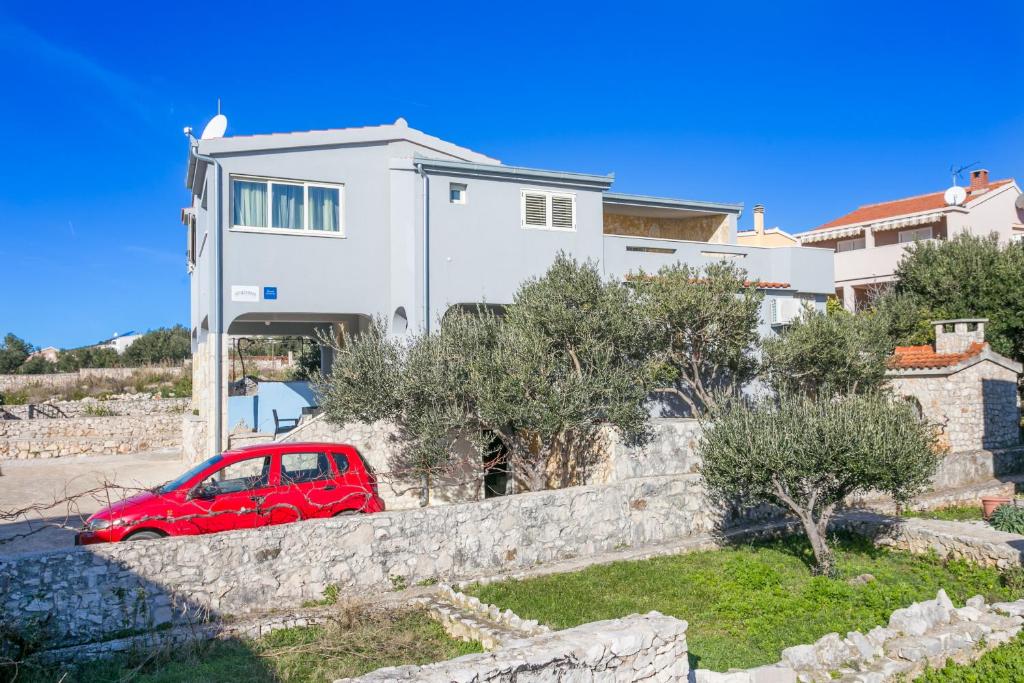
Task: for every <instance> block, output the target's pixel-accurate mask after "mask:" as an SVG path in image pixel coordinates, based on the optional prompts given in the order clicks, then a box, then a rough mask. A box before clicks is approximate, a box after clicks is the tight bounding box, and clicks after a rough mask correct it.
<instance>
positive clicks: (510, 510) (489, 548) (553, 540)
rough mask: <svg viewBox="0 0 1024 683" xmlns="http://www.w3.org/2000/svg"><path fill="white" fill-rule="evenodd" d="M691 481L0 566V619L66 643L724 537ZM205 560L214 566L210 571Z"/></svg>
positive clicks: (639, 483) (63, 554) (623, 485)
mask: <svg viewBox="0 0 1024 683" xmlns="http://www.w3.org/2000/svg"><path fill="white" fill-rule="evenodd" d="M722 522H723V515H722V514H721V513H720V512H718V511H717V510H716V509H715V508H713V507H712V506H711V505H709V504H708V503H707V502H706V501H705V496H704V492H703V488H702V484H701V481H700V478H699V477H698V476H697V475H675V476H665V477H651V478H647V479H632V480H627V481H623V482H617V483H615V484H611V485H608V486H584V487H576V488H571V489H563V490H558V491H545V492H539V493H525V494H520V495H516V496H506V497H501V498H491V499H488V500H485V501H480V502H476V503H467V504H459V505H447V506H438V507H427V508H420V509H417V510H410V511H403V512H386V513H379V514H373V515H359V516H355V517H338V518H333V519H327V520H311V521H306V522H297V523H294V524H285V525H280V526H275V527H270V528H264V529H254V530H246V531H233V532H226V533H220V534H211V535H207V536H200V537H191V538H190V537H179V538H168V539H163V540H160V541H153V542H147V543H118V544H107V545H95V546H87V547H80V548H69V549H66V550H61V551H51V552H45V553H35V554H27V555H20V556H11V557H6V558H0V576H3V577H5V578H6V579H7V580H6V582H4V583H3V584H2V585H0V593H2V595H0V612H2V613H4V614H8V615H14V616H15V618H17V619H19V620H21V621H22V622H23V623H25V625H26V626H29V625H31V624H32V623H33V622H34V621H35V620H43V619H45V620H46V623H47V627H46V628H47V629H48V634H49V635H50V637H52V638H55V639H58V640H60V641H62V642H64V643H65V644H67V645H71V644H74V643H80V642H88V641H91V640H96V639H99V638H102V637H104V636H106V635H108V634H111V633H115V632H118V631H123V630H125V629H146V628H153V627H156V626H159V625H161V624H165V623H168V622H177V623H181V622H183V621H188V620H190V619H191V620H195V619H201V618H205V617H207V616H217V615H223V614H232V615H238V614H243V613H250V612H253V611H257V610H260V609H267V608H270V607H274V608H288V607H295V606H298V605H300V604H301V603H302V602H303V601H306V600H312V599H318V598H320V597H321V596H322V595H323V592H324V589H325V588H326V587H327V586H328V585H334V586H337V587H338V588H339V590H340V593H341V595H342V596H349V595H352V596H364V597H365V596H366V595H369V594H374V593H383V592H386V591H389V590H393V588H394V587H395V585H414V584H416V583H417V582H420V581H423V580H441V581H448V582H451V581H457V580H460V579H471V578H477V577H481V576H486V575H489V574H500V573H507V572H513V571H520V570H522V569H525V568H530V567H534V566H536V565H540V564H550V563H552V562H556V561H561V560H566V559H571V558H580V557H589V556H591V555H595V554H599V553H607V552H610V551H613V550H620V549H623V548H627V547H633V546H645V545H650V544H658V543H665V542H671V541H675V540H679V539H686V538H690V537H693V536H697V535H700V534H706V533H709V532H712V531H714V530H716V529H718V528H720V527H721V525H722ZM211 558H216V561H211Z"/></svg>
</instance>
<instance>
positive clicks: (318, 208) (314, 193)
mask: <svg viewBox="0 0 1024 683" xmlns="http://www.w3.org/2000/svg"><path fill="white" fill-rule="evenodd" d="M340 194H341V193H340V192H339V191H338V190H337V188H333V187H311V188H309V227H310V228H311V229H312V230H327V231H330V232H337V231H338V227H339V223H338V213H339V207H340V203H341V202H340V199H341V197H340Z"/></svg>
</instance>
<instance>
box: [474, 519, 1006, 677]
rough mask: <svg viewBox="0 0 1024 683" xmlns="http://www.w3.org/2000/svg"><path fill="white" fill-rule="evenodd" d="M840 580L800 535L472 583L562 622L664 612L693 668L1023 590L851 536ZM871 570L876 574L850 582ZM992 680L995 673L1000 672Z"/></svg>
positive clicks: (766, 657) (528, 613)
mask: <svg viewBox="0 0 1024 683" xmlns="http://www.w3.org/2000/svg"><path fill="white" fill-rule="evenodd" d="M834 546H835V552H836V569H837V577H836V578H834V579H830V578H826V577H823V576H811V575H810V574H809V573H808V572H807V563H809V562H812V561H813V553H812V551H811V548H810V547H809V546H808V545H807V543H806V542H805V541H804V540H803V539H801V538H799V537H790V538H788V539H785V540H781V541H772V542H767V543H757V544H751V545H742V546H739V547H734V548H727V549H723V550H714V551H707V552H695V553H688V554H684V555H676V556H672V557H659V558H654V559H650V560H640V561H629V562H616V563H613V564H606V565H598V566H592V567H588V568H587V569H584V570H582V571H578V572H572V573H564V574H552V575H548V576H543V577H538V578H533V579H528V580H524V581H515V580H510V581H502V582H495V583H491V584H488V585H487V586H472V587H470V588H469V589H468V592H470V593H472V594H473V595H475V596H477V597H479V598H480V599H481V600H482V601H484V602H487V603H491V604H495V605H498V606H499V607H500V608H502V609H506V608H509V609H512V610H513V611H514V612H515V613H516V614H518V615H519V616H520V617H522V618H524V619H537V620H539V621H540V622H542V623H544V624H547V625H548V626H550V627H551V628H554V629H563V628H570V627H573V626H578V625H580V624H584V623H587V622H591V621H597V620H601V619H614V618H619V617H624V616H626V615H629V614H636V613H640V614H644V613H646V612H649V611H650V610H658V611H659V612H662V613H664V614H668V615H672V616H675V617H678V618H680V619H686V620H687V621H688V622H689V623H690V627H689V629H688V630H687V633H686V638H687V641H688V643H689V645H690V654H691V665H697V666H699V667H700V668H709V669H712V670H714V671H726V670H728V669H729V668H731V667H739V668H747V667H753V666H759V665H762V664H770V663H772V662H777V661H778V660H779V655H780V653H781V651H782V650H783V649H784V648H787V647H790V646H792V645H798V644H801V643H813V642H814V641H815V640H817V639H818V638H820V637H821V636H823V635H825V634H827V633H832V632H837V633H847V632H848V631H852V630H858V631H862V632H867V631H868V630H870V629H871V628H873V627H875V626H878V625H884V624H886V623H887V622H888V619H889V615H890V614H891V613H892V611H893V610H894V609H897V608H900V607H906V606H907V605H909V604H910V603H912V602H915V601H920V600H930V599H933V598H934V597H935V592H936V591H937V590H938V589H939V588H945V589H946V590H947V592H948V593H949V594H950V596H951V597H952V599H953V600H955V601H956V602H957V603H959V604H962V603H963V601H964V600H966V599H967V598H969V597H971V596H972V595H975V594H982V595H984V596H986V599H987V600H989V601H1000V600H1007V599H1010V600H1012V599H1016V598H1017V597H1018V596H1020V595H1021V592H1020V591H1016V590H1011V589H1008V588H1006V587H1004V586H1002V585H1001V584H1000V578H999V574H998V572H997V571H996V570H995V569H990V568H984V567H980V566H977V565H973V564H968V563H966V562H959V561H950V562H944V561H941V560H938V559H934V558H929V557H926V556H917V555H911V554H908V553H902V552H891V551H887V550H884V549H881V548H876V547H874V546H873V545H872V544H871V543H870V542H869V541H867V540H865V539H861V538H857V537H847V536H843V537H840V538H838V539H837V540H836V541H835V542H834ZM866 573H867V574H872V575H873V576H874V577H875V581H871V582H868V583H866V584H860V585H851V584H850V583H847V581H848V580H849V579H850V578H853V577H855V576H858V575H860V574H866ZM993 680H994V679H993Z"/></svg>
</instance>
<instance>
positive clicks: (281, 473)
mask: <svg viewBox="0 0 1024 683" xmlns="http://www.w3.org/2000/svg"><path fill="white" fill-rule="evenodd" d="M277 479H278V481H277V486H276V487H275V489H274V493H273V496H272V497H270V498H268V500H267V502H268V507H269V510H270V522H271V523H272V524H281V523H284V522H291V521H295V520H296V519H312V518H315V517H330V516H331V515H333V514H334V512H335V509H336V507H337V506H336V502H337V500H338V482H337V481H336V477H335V472H334V469H333V468H332V466H331V461H330V459H329V457H328V455H327V453H326V452H325V451H322V450H308V451H291V452H287V451H286V452H283V453H280V454H279V455H278V472H277Z"/></svg>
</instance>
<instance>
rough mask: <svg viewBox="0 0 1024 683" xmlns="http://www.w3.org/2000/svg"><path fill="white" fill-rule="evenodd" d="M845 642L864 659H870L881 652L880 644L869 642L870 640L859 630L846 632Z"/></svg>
mask: <svg viewBox="0 0 1024 683" xmlns="http://www.w3.org/2000/svg"><path fill="white" fill-rule="evenodd" d="M846 643H847V646H848V647H849V648H850V649H851V650H853V651H855V652H856V653H857V655H858V656H859V657H860V658H861V659H862V660H864V661H868V660H871V659H873V658H874V657H876V656H878V655H880V654H882V648H881V646H880V645H876V644H875V643H873V642H871V640H870V639H869V638H868V637H867V636H866V635H864V634H863V633H861V632H860V631H850V632H849V633H847V634H846Z"/></svg>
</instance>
